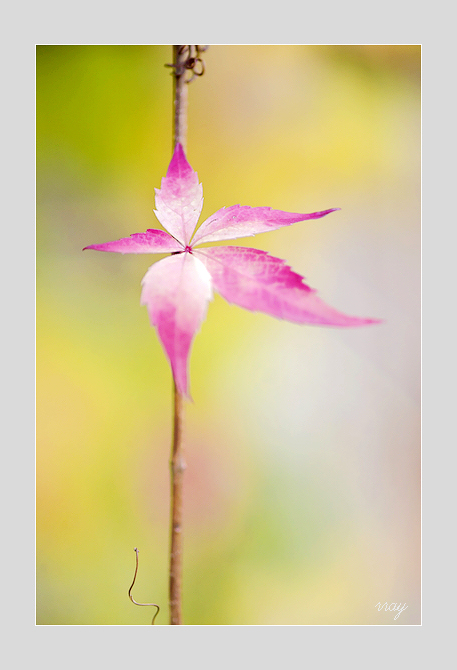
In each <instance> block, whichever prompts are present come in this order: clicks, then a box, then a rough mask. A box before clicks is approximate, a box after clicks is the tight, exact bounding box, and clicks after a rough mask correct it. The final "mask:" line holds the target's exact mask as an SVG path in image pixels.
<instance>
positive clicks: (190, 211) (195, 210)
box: [155, 143, 203, 246]
mask: <svg viewBox="0 0 457 670" xmlns="http://www.w3.org/2000/svg"><path fill="white" fill-rule="evenodd" d="M155 192H156V200H155V204H156V209H155V213H156V216H157V218H158V219H159V221H160V223H161V224H162V226H163V227H164V228H165V230H168V232H169V233H170V235H173V237H175V238H176V239H177V240H178V241H179V242H181V243H182V244H183V245H184V246H186V245H187V244H189V241H190V238H191V237H192V233H193V232H194V229H195V226H196V225H197V221H198V217H199V216H200V213H201V211H202V207H203V188H202V185H201V184H199V183H198V176H197V173H196V172H194V171H193V170H192V168H191V166H190V165H189V163H188V162H187V159H186V156H185V154H184V150H183V148H182V146H181V145H180V144H179V143H178V144H177V145H176V147H175V151H174V154H173V158H172V159H171V163H170V165H169V167H168V171H167V175H166V177H164V178H163V179H162V188H161V189H158V188H156V189H155Z"/></svg>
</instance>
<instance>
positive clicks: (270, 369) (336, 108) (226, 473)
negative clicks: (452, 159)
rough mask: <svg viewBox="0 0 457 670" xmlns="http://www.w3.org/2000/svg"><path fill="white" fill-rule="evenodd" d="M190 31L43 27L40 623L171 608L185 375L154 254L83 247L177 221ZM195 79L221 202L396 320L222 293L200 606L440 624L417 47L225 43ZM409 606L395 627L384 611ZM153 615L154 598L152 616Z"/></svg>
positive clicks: (205, 438)
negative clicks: (426, 437) (180, 73)
mask: <svg viewBox="0 0 457 670" xmlns="http://www.w3.org/2000/svg"><path fill="white" fill-rule="evenodd" d="M171 54H172V49H171V47H170V46H148V45H145V46H143V45H139V46H122V45H121V46H90V45H89V46H66V45H63V46H59V45H57V46H46V45H43V46H38V47H37V623H38V624H51V625H52V624H60V625H69V624H70V625H71V624H85V625H112V624H117V625H149V624H150V620H151V616H152V612H149V611H148V610H147V609H146V608H140V607H134V606H133V605H132V604H131V603H130V601H129V600H128V597H127V590H128V587H129V585H130V582H131V579H132V576H133V570H134V559H135V555H134V552H133V548H134V547H138V548H139V549H140V569H139V577H138V581H137V585H136V586H135V591H134V596H135V597H136V598H137V599H138V600H140V601H147V602H150V601H154V602H157V603H159V604H160V605H161V606H162V611H161V613H160V615H159V617H158V619H157V621H156V623H157V624H158V625H160V624H166V623H167V621H168V608H167V562H168V559H167V552H168V515H169V474H168V472H169V471H168V461H169V445H170V434H171V398H172V384H171V378H170V371H169V367H168V364H167V361H166V359H165V355H164V353H163V351H162V349H161V347H160V344H159V343H158V340H157V336H156V334H155V331H154V330H152V329H151V327H150V325H149V322H148V317H147V313H146V309H145V308H144V307H140V305H139V298H140V281H141V279H142V277H143V275H144V274H145V272H146V270H147V268H148V267H149V265H150V264H151V262H154V261H155V260H156V259H157V258H158V257H152V256H151V257H148V256H144V255H141V256H135V255H127V256H122V255H120V254H99V253H96V252H90V251H87V252H84V253H82V251H81V250H82V248H83V247H84V246H86V245H88V244H95V243H100V242H105V241H108V240H112V239H116V238H119V237H122V236H127V235H129V234H130V233H134V232H141V231H144V230H146V228H151V227H160V226H159V225H158V223H157V221H156V219H155V216H154V214H153V208H154V187H159V186H160V180H161V178H162V176H164V174H165V172H166V169H167V166H168V163H169V160H170V157H171V142H172V138H171V117H172V78H171V76H170V71H169V70H168V69H166V68H165V67H164V63H167V62H170V61H171V58H172V55H171ZM204 57H205V62H206V73H205V75H204V76H203V77H201V78H199V79H197V80H195V81H194V82H193V83H192V84H191V85H190V88H189V132H188V147H187V155H188V159H189V161H190V163H191V165H192V167H193V168H194V169H195V170H197V172H198V175H199V178H200V181H202V183H203V193H204V197H205V201H204V208H203V214H202V218H201V220H203V219H204V218H206V217H207V216H209V215H210V214H211V213H212V212H213V211H215V210H216V209H219V208H220V207H222V206H228V205H233V204H238V203H239V204H244V205H251V206H262V205H268V206H270V207H273V208H276V209H283V210H287V211H296V212H312V211H316V210H322V209H326V208H330V207H341V208H342V209H341V211H340V212H335V213H333V214H331V215H329V216H328V217H325V218H324V219H322V220H319V221H309V222H303V223H298V224H295V225H294V226H292V227H290V228H287V229H283V230H279V231H275V232H273V233H268V234H265V235H259V236H257V237H256V238H248V239H243V240H240V241H238V242H236V244H245V245H247V246H253V247H256V248H259V249H265V250H266V251H269V252H270V253H272V254H273V255H275V256H279V257H280V258H284V259H286V260H287V262H288V263H289V264H290V265H291V266H292V267H293V269H294V270H295V271H297V272H299V273H300V274H303V275H305V276H306V278H307V281H308V282H309V284H310V285H311V286H313V287H315V288H317V289H319V291H320V295H321V297H322V298H323V299H324V300H326V301H327V302H328V303H330V304H331V305H332V306H334V307H336V308H338V309H340V310H342V311H344V312H346V313H349V314H356V315H359V316H373V317H380V318H383V319H385V323H383V324H382V325H380V326H371V327H367V328H361V329H350V330H342V329H325V328H315V327H307V326H297V325H295V324H290V323H287V322H283V321H279V320H275V319H272V318H271V317H268V316H266V315H263V314H258V313H255V314H253V313H249V312H247V311H244V310H242V309H241V308H238V307H236V306H230V305H228V304H227V303H226V302H225V301H224V300H223V299H222V298H220V297H219V296H216V297H215V300H214V301H213V302H212V303H211V305H210V308H209V311H208V317H207V320H206V321H205V323H204V324H203V326H202V329H201V331H200V333H199V334H198V335H197V338H196V340H195V343H194V347H193V350H192V355H191V387H192V389H191V390H192V396H193V401H194V402H193V403H188V404H187V405H186V441H185V442H186V460H187V466H188V467H187V471H186V480H185V527H184V552H185V553H184V620H185V623H187V624H193V625H198V624H202V625H223V624H231V625H236V624H243V625H246V624H257V625H259V624H260V625H263V624H376V625H384V624H395V625H402V624H418V623H420V333H419V330H420V47H419V46H415V45H393V46H392V45H386V46H371V45H370V46H365V45H360V46H303V45H293V46H211V47H210V49H209V50H208V51H207V53H206V54H205V56H204ZM378 602H381V603H384V602H388V603H389V604H390V603H393V602H396V603H399V602H401V603H406V604H407V605H408V609H406V610H405V611H404V612H403V613H402V614H401V616H400V617H399V618H398V619H397V620H396V621H394V616H393V614H392V613H386V612H378V611H377V610H376V608H375V605H376V604H377V603H378ZM150 615H151V616H150Z"/></svg>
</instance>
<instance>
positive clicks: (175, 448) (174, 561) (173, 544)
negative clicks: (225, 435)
mask: <svg viewBox="0 0 457 670" xmlns="http://www.w3.org/2000/svg"><path fill="white" fill-rule="evenodd" d="M186 52H187V48H186V45H179V44H177V45H174V46H173V66H174V68H173V75H174V76H173V82H174V83H173V149H174V147H175V146H176V144H177V142H180V143H181V145H182V147H183V149H184V151H185V150H186V139H187V84H186V80H185V76H186V70H185V67H184V63H185V61H186V58H187V53H186ZM183 420H184V399H183V397H182V395H181V394H180V393H179V391H178V389H177V388H176V384H174V419H173V443H172V448H171V461H170V470H171V528H170V582H169V598H170V624H171V625H180V624H182V513H183V475H184V470H185V468H186V464H185V462H184V458H183V451H182V449H183V445H182V435H183Z"/></svg>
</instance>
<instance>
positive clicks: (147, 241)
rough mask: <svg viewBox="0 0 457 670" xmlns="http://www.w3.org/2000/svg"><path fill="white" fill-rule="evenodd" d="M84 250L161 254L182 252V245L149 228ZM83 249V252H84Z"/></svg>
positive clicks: (160, 231) (167, 235) (168, 236)
mask: <svg viewBox="0 0 457 670" xmlns="http://www.w3.org/2000/svg"><path fill="white" fill-rule="evenodd" d="M84 249H95V250H96V251H116V252H118V253H120V254H162V253H168V252H170V253H172V252H173V251H183V247H182V245H181V244H180V243H179V242H177V241H176V240H175V239H173V237H171V235H169V234H168V233H166V232H165V231H164V230H153V229H152V228H149V229H148V230H147V231H146V232H145V233H134V234H133V235H130V237H123V238H121V239H120V240H115V241H114V242H104V243H103V244H91V245H90V246H88V247H84ZM84 249H83V251H84Z"/></svg>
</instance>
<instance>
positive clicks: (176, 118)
mask: <svg viewBox="0 0 457 670" xmlns="http://www.w3.org/2000/svg"><path fill="white" fill-rule="evenodd" d="M189 48H190V47H187V45H185V44H175V45H174V46H173V66H174V67H173V69H174V72H173V74H174V77H173V82H174V84H173V150H174V148H175V146H176V144H177V143H178V142H180V144H181V145H182V148H183V149H184V151H186V144H187V91H188V89H187V86H186V68H185V63H186V60H187V58H188V49H189Z"/></svg>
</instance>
